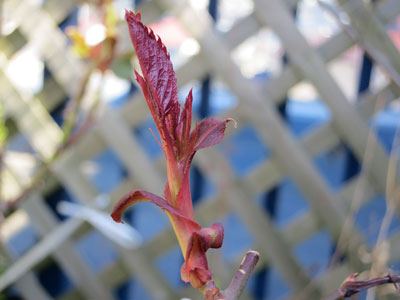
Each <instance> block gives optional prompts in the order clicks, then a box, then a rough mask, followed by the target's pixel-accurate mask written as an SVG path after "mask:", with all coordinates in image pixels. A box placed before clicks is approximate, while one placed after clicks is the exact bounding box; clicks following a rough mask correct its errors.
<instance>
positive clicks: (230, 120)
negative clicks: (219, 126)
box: [225, 118, 238, 128]
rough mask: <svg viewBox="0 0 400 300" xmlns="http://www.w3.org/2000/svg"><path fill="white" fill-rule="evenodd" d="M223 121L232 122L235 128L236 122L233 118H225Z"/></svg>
mask: <svg viewBox="0 0 400 300" xmlns="http://www.w3.org/2000/svg"><path fill="white" fill-rule="evenodd" d="M225 122H226V123H229V122H232V123H233V127H235V128H237V127H238V125H237V122H236V121H235V120H234V119H232V118H228V119H226V120H225Z"/></svg>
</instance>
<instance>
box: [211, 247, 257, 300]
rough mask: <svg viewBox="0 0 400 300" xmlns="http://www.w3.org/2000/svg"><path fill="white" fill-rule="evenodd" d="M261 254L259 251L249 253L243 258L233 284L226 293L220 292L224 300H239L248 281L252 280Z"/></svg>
mask: <svg viewBox="0 0 400 300" xmlns="http://www.w3.org/2000/svg"><path fill="white" fill-rule="evenodd" d="M259 257H260V254H259V253H258V252H257V251H253V250H250V251H247V253H246V254H245V256H244V257H243V260H242V263H241V264H240V266H239V269H238V270H237V272H236V274H235V276H234V277H233V279H232V281H231V283H230V284H229V286H228V288H226V289H225V290H224V291H222V292H220V294H221V296H222V298H219V299H224V300H237V299H239V297H240V295H241V294H242V292H243V289H244V287H245V286H246V284H247V281H248V280H249V278H250V275H251V273H252V272H253V270H254V267H255V266H256V264H257V262H258V259H259Z"/></svg>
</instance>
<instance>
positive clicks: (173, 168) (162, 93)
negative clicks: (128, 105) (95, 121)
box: [111, 11, 234, 299]
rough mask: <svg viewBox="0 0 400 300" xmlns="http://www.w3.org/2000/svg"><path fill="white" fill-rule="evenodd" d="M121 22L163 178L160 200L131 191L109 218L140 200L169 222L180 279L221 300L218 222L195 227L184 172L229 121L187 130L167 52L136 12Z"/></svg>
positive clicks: (187, 111)
mask: <svg viewBox="0 0 400 300" xmlns="http://www.w3.org/2000/svg"><path fill="white" fill-rule="evenodd" d="M125 18H126V21H127V22H128V26H129V33H130V37H131V40H132V44H133V46H134V48H135V51H136V54H137V57H138V60H139V64H140V68H141V71H142V76H141V75H139V74H138V73H137V72H136V71H135V74H136V79H137V81H138V83H139V84H140V86H141V88H142V91H143V94H144V97H145V99H146V102H147V105H148V107H149V109H150V112H151V114H152V117H153V119H154V121H155V123H156V125H157V129H158V131H159V133H160V139H161V143H160V145H161V147H162V150H163V152H164V155H165V159H166V162H167V178H168V179H167V183H166V185H165V189H164V198H162V197H159V196H157V195H154V194H152V193H150V192H147V191H143V190H135V191H131V192H130V193H128V194H127V195H125V196H124V197H123V198H122V199H120V200H119V201H118V203H117V204H116V205H115V207H114V209H113V211H112V214H111V216H112V218H113V219H114V220H115V221H116V222H122V220H121V217H122V213H123V211H124V210H125V209H126V208H127V207H128V206H129V205H131V204H134V203H136V202H140V201H148V202H151V203H153V204H155V205H157V206H158V207H160V208H161V209H162V210H163V211H164V212H165V213H166V214H167V215H168V217H169V219H170V221H171V224H172V227H173V229H174V231H175V234H176V237H177V239H178V242H179V245H180V248H181V250H182V254H183V257H184V259H185V262H184V263H183V265H182V268H181V277H182V280H183V281H184V282H190V284H191V285H192V286H193V287H194V288H196V289H198V290H200V291H201V292H202V293H203V294H204V297H205V299H225V298H223V297H222V294H221V292H220V291H219V289H218V288H217V287H216V285H215V284H214V281H213V279H212V274H211V271H210V270H209V268H208V263H207V257H206V251H207V250H208V249H209V248H219V247H221V245H222V241H223V238H224V230H223V228H222V225H221V224H220V223H215V224H213V225H211V226H209V227H207V228H202V227H201V226H200V225H199V224H198V223H196V222H195V220H194V215H193V206H192V199H191V194H190V182H189V171H190V164H191V162H192V159H193V156H194V155H195V153H196V151H198V150H200V149H202V148H206V147H210V146H213V145H216V144H218V143H219V142H220V141H221V140H222V138H223V137H224V134H225V128H226V124H227V123H228V122H230V121H233V120H232V119H227V120H223V121H221V120H218V119H214V118H209V119H204V120H202V121H201V122H200V123H196V125H195V126H194V128H193V130H192V129H191V124H192V100H193V98H192V91H190V92H189V95H188V96H187V98H186V102H185V104H184V106H183V108H182V109H181V106H180V104H179V101H178V88H177V80H176V77H175V72H174V70H173V66H172V63H171V61H170V59H169V54H168V52H167V49H166V47H165V46H164V44H163V43H162V41H161V39H160V38H159V37H156V36H155V34H154V33H153V31H152V30H151V29H150V28H148V27H147V26H145V25H143V24H142V22H141V19H140V14H139V13H137V14H135V13H134V12H132V11H127V12H126V15H125ZM233 122H234V121H233Z"/></svg>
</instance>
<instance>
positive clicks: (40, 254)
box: [0, 0, 400, 300]
mask: <svg viewBox="0 0 400 300" xmlns="http://www.w3.org/2000/svg"><path fill="white" fill-rule="evenodd" d="M124 9H133V10H135V11H140V12H141V14H142V20H143V22H144V23H146V24H150V27H151V28H152V29H153V30H154V31H155V32H156V34H157V35H159V36H160V37H161V39H162V40H163V42H164V43H165V44H166V46H167V48H168V50H169V52H170V54H171V59H172V61H173V64H174V68H175V71H176V73H177V77H178V84H179V88H180V98H181V100H182V101H184V99H185V98H186V95H187V93H188V92H189V90H190V88H193V91H194V103H193V109H194V111H195V115H196V118H197V119H202V118H205V117H208V116H214V117H218V118H226V117H232V118H234V119H235V120H236V121H237V122H238V128H237V129H234V128H232V126H229V128H228V130H227V135H226V137H225V139H224V140H223V142H222V143H221V144H219V145H217V146H215V147H213V148H210V149H207V150H204V151H200V152H199V153H197V155H196V157H195V159H194V163H193V167H192V170H191V189H192V197H193V202H194V206H195V214H196V220H197V221H198V222H199V223H200V224H201V225H202V226H206V225H209V224H211V223H213V222H216V221H219V222H222V224H223V225H224V228H225V239H224V244H223V246H222V249H221V250H211V251H209V252H208V253H207V255H208V258H209V265H210V268H211V270H212V271H213V273H214V275H215V279H216V282H217V283H218V284H219V285H220V286H221V287H226V286H227V285H228V283H229V282H230V280H231V278H232V276H233V274H234V272H235V270H236V268H237V266H238V265H239V263H240V261H241V258H242V256H243V254H244V253H245V252H246V251H247V250H248V249H250V248H251V249H255V250H258V251H259V252H260V254H261V260H260V262H259V263H258V265H257V268H256V270H255V272H254V274H253V276H252V278H251V280H250V281H249V283H248V286H247V288H246V290H245V293H244V295H243V297H242V299H250V300H251V299H253V300H264V299H271V300H272V299H319V298H320V297H321V296H322V295H327V294H329V293H330V292H332V291H333V290H334V289H336V288H337V287H339V286H340V283H341V282H342V281H343V280H344V279H345V278H346V277H347V276H348V275H349V274H351V273H354V272H359V273H361V277H360V278H369V277H376V276H382V275H385V274H387V272H388V271H389V270H391V271H392V272H394V273H397V274H399V273H400V264H399V263H400V231H399V230H400V220H399V214H398V213H399V207H398V205H397V203H398V200H399V197H400V190H399V176H398V174H397V172H398V171H399V163H398V158H399V149H400V148H399V147H400V146H399V143H400V140H399V132H398V130H397V128H398V127H399V125H400V102H399V98H398V97H399V95H400V89H399V87H400V55H399V52H398V49H399V48H398V47H399V46H400V18H399V17H398V16H399V14H400V2H399V1H397V0H385V1H383V0H382V1H379V0H377V1H373V0H370V1H362V0H351V1H350V0H337V1H335V0H324V1H315V0H285V1H278V0H270V1H266V0H209V1H208V0H190V1H185V0H154V1H133V0H116V1H111V0H110V1H107V0H93V1H72V0H64V1H62V0H24V1H21V0H3V1H1V2H0V16H1V18H0V26H1V27H0V32H1V36H0V65H1V68H0V171H1V176H0V179H1V180H0V195H1V199H0V212H1V214H0V222H1V223H0V242H1V247H0V250H1V252H0V291H1V292H0V299H33V300H38V299H107V300H111V299H143V300H150V299H152V300H159V299H174V300H175V299H181V298H184V297H185V298H191V299H193V300H194V299H200V294H198V293H197V292H196V291H195V290H193V289H192V288H191V287H190V286H188V285H184V284H183V282H182V281H181V279H180V267H181V264H182V262H183V258H182V255H181V252H180V249H179V247H178V245H177V242H176V238H175V236H174V233H173V231H172V229H171V226H170V224H169V221H168V218H167V217H166V216H165V215H164V213H163V212H162V211H161V210H159V209H158V208H156V207H155V206H152V205H151V204H149V203H141V204H138V205H136V206H134V207H131V208H130V209H129V211H128V212H127V213H126V214H125V216H124V220H125V225H126V226H123V225H118V224H115V223H113V222H112V221H111V218H110V217H109V213H110V210H111V208H112V206H113V204H114V203H115V202H116V201H118V199H119V198H120V197H121V196H122V195H124V194H125V193H127V192H128V191H130V190H132V189H137V188H140V189H146V190H149V191H151V192H153V193H155V194H159V195H161V194H162V190H163V186H164V183H165V180H166V169H165V163H164V157H163V155H162V151H161V149H160V148H159V146H158V145H157V142H156V141H155V139H154V137H153V135H152V134H151V132H150V130H149V128H150V129H152V130H153V131H154V132H156V128H155V125H154V123H153V121H152V119H151V116H150V114H149V111H148V109H147V107H146V103H145V101H144V98H143V96H142V93H141V91H140V89H139V88H138V85H137V83H136V81H135V80H134V79H133V76H132V75H133V69H134V68H136V69H137V68H138V62H137V59H136V57H135V53H134V51H133V47H132V46H131V43H130V38H129V34H128V30H127V26H126V23H125V21H124ZM156 134H157V133H156ZM398 298H399V295H398V293H397V294H396V291H395V289H394V287H393V286H390V287H389V286H387V287H383V288H380V289H377V290H376V291H375V290H372V291H370V292H369V293H368V294H367V293H362V294H361V295H359V297H358V298H355V299H369V300H373V299H398Z"/></svg>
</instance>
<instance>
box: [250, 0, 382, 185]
mask: <svg viewBox="0 0 400 300" xmlns="http://www.w3.org/2000/svg"><path fill="white" fill-rule="evenodd" d="M255 5H256V12H260V13H257V14H256V16H257V18H258V20H260V22H262V23H263V24H265V25H266V26H271V27H272V28H273V30H274V31H275V32H276V33H277V34H278V35H279V37H280V40H281V41H282V43H283V45H284V47H285V49H286V50H287V52H288V55H289V57H290V60H291V62H292V63H293V64H294V65H295V66H296V68H298V69H299V71H300V72H302V73H303V74H304V76H305V77H306V78H307V79H309V80H310V82H311V83H312V84H313V85H314V86H315V87H316V89H317V90H318V92H319V94H320V96H321V98H322V100H323V101H324V102H325V103H326V104H327V106H328V107H329V108H330V111H331V112H332V118H333V120H334V126H335V128H336V130H337V131H338V133H339V134H340V135H341V136H342V137H343V139H345V141H346V142H347V143H348V144H349V146H350V147H351V148H352V150H353V151H354V152H355V153H356V155H357V156H358V157H359V158H360V159H361V158H362V157H363V156H364V151H365V148H366V145H367V140H368V135H369V133H368V132H369V129H368V127H367V125H366V124H365V123H364V122H363V121H362V119H361V118H360V116H359V115H358V113H357V112H356V111H355V109H354V107H352V105H350V103H349V102H348V101H347V99H346V97H345V96H344V94H343V92H342V91H341V90H340V88H339V87H338V86H337V84H336V83H335V81H334V79H333V78H332V77H331V76H330V75H329V73H328V71H327V70H326V68H325V64H324V62H323V60H322V59H321V57H320V56H319V55H318V54H317V53H316V52H315V51H314V50H313V49H312V48H311V47H310V46H309V45H308V44H307V42H306V40H305V38H304V37H302V36H301V34H300V32H299V30H298V29H297V27H296V25H295V23H294V21H293V19H292V17H291V16H290V14H289V12H288V11H287V10H286V9H285V7H284V6H283V5H282V3H281V2H279V1H269V2H268V3H267V2H263V1H257V0H256V1H255ZM261 12H263V13H261ZM371 145H372V147H373V148H374V159H372V160H371V164H372V165H371V168H370V169H371V172H372V174H370V175H371V178H372V179H373V180H374V181H375V183H376V184H377V185H378V186H379V187H380V188H381V189H382V190H383V189H384V187H385V178H386V174H387V166H388V158H387V155H386V153H385V151H384V150H383V148H382V147H381V145H380V144H379V142H378V141H377V140H376V138H374V137H371Z"/></svg>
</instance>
